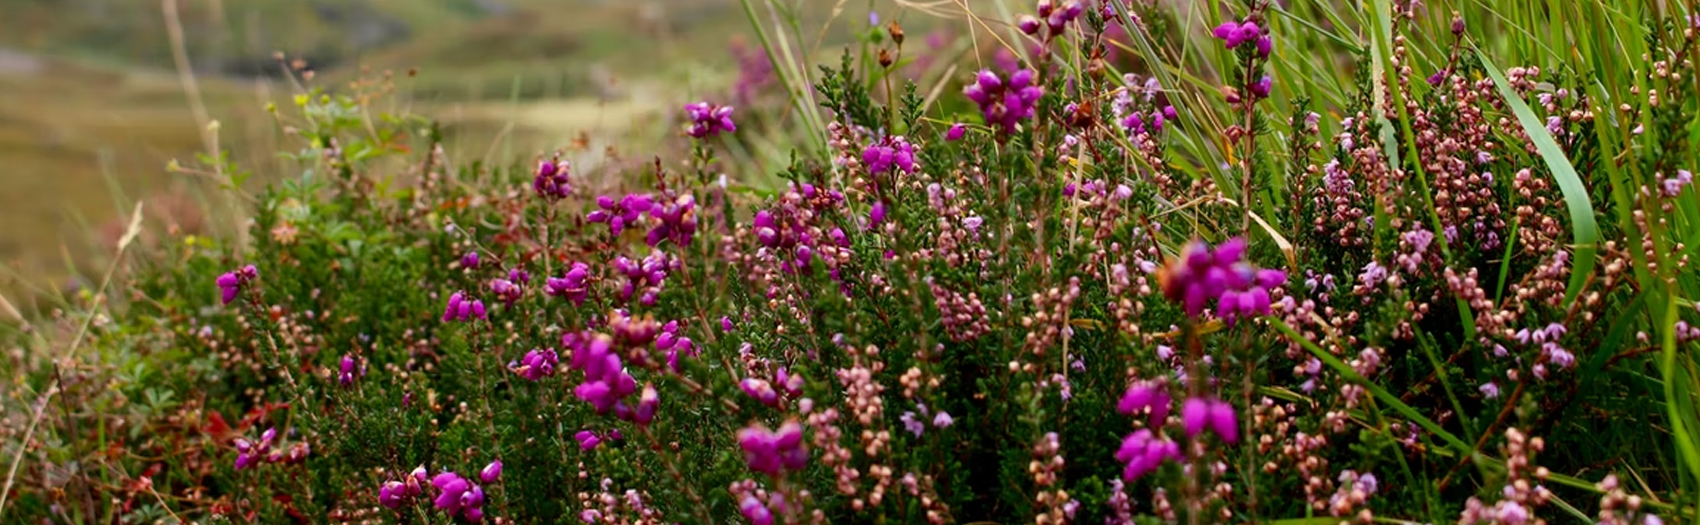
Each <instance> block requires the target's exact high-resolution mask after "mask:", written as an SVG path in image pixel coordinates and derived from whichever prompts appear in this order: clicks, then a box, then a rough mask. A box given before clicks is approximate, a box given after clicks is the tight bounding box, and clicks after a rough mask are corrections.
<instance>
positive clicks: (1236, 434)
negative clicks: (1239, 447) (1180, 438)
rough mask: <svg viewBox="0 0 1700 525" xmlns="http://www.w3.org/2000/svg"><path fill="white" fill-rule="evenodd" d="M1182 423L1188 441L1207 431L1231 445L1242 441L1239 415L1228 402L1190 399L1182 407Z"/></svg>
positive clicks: (1198, 398) (1200, 398)
mask: <svg viewBox="0 0 1700 525" xmlns="http://www.w3.org/2000/svg"><path fill="white" fill-rule="evenodd" d="M1181 423H1182V425H1183V426H1184V428H1185V429H1186V437H1187V438H1188V439H1192V438H1196V437H1198V434H1199V433H1201V432H1203V431H1205V430H1210V431H1211V432H1215V433H1216V435H1217V436H1220V437H1221V438H1222V441H1226V442H1228V443H1230V444H1231V443H1237V442H1239V439H1240V430H1239V415H1238V414H1235V413H1234V406H1233V405H1230V404H1228V403H1227V402H1226V401H1221V400H1218V399H1207V398H1202V397H1195V398H1191V399H1188V400H1186V403H1184V404H1182V405H1181Z"/></svg>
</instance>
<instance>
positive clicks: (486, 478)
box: [478, 459, 502, 483]
mask: <svg viewBox="0 0 1700 525" xmlns="http://www.w3.org/2000/svg"><path fill="white" fill-rule="evenodd" d="M501 477H502V460H500V459H498V460H494V461H491V462H490V464H489V465H485V466H484V470H480V471H478V479H479V481H483V482H485V483H495V482H496V480H498V479H501Z"/></svg>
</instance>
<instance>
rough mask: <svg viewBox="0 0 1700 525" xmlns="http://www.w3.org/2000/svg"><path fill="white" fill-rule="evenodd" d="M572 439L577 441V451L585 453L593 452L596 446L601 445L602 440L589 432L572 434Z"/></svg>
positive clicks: (582, 431)
mask: <svg viewBox="0 0 1700 525" xmlns="http://www.w3.org/2000/svg"><path fill="white" fill-rule="evenodd" d="M573 439H575V440H578V449H579V450H581V451H585V452H589V451H591V450H594V449H595V448H596V446H597V445H600V444H602V438H601V437H599V436H597V435H596V433H595V432H591V431H589V430H580V431H578V433H577V434H573Z"/></svg>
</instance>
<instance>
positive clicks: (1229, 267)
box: [1162, 237, 1287, 325]
mask: <svg viewBox="0 0 1700 525" xmlns="http://www.w3.org/2000/svg"><path fill="white" fill-rule="evenodd" d="M1245 251H1246V242H1245V239H1242V238H1238V237H1235V238H1233V239H1229V240H1228V241H1227V242H1224V243H1222V245H1221V246H1218V247H1216V249H1215V250H1211V249H1210V246H1209V245H1206V244H1204V242H1203V241H1193V242H1192V243H1191V244H1188V245H1187V247H1186V249H1184V250H1183V251H1182V252H1181V256H1180V257H1179V258H1177V259H1175V260H1174V261H1172V262H1171V263H1170V264H1169V267H1168V271H1167V273H1166V274H1165V275H1164V278H1163V279H1162V281H1163V294H1164V295H1165V296H1167V297H1168V298H1169V300H1170V301H1176V302H1180V303H1181V304H1182V306H1183V307H1184V308H1185V310H1186V314H1187V315H1188V316H1190V317H1198V316H1199V315H1200V314H1202V313H1203V312H1204V306H1205V304H1206V303H1208V302H1209V301H1212V300H1215V301H1216V316H1217V317H1220V318H1222V319H1223V320H1224V321H1227V322H1228V324H1229V325H1232V324H1233V323H1234V321H1235V320H1236V319H1237V318H1239V317H1243V316H1257V315H1268V314H1269V301H1270V300H1269V289H1270V288H1275V287H1278V286H1280V285H1281V284H1282V283H1284V282H1286V280H1287V274H1286V272H1282V271H1280V270H1260V269H1258V268H1257V267H1255V266H1252V265H1251V263H1249V262H1246V261H1244V260H1243V258H1244V257H1245Z"/></svg>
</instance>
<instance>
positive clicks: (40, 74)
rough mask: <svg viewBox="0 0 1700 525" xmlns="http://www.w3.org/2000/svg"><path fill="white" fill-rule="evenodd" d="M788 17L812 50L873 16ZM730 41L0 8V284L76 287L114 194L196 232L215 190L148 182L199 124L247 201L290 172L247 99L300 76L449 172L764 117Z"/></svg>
mask: <svg viewBox="0 0 1700 525" xmlns="http://www.w3.org/2000/svg"><path fill="white" fill-rule="evenodd" d="M846 4H850V5H849V6H848V7H847V6H846ZM796 5H797V6H798V7H797V9H799V11H804V12H807V13H803V17H802V18H803V19H805V20H810V23H811V24H812V25H809V26H808V27H807V28H805V29H803V30H802V31H801V32H803V33H811V34H812V33H814V32H816V31H819V33H820V34H819V37H818V38H819V42H820V47H818V48H817V49H816V51H821V52H827V51H830V52H831V54H833V55H834V57H836V54H837V53H839V52H841V50H842V49H843V48H842V46H839V47H833V44H834V43H835V42H842V41H844V40H845V39H847V38H852V37H853V36H854V32H855V31H857V29H858V28H861V29H867V28H868V26H867V25H865V24H867V22H865V21H860V20H861V18H863V17H865V16H867V13H868V10H869V9H873V8H874V7H875V4H874V3H873V2H869V1H867V0H858V1H854V2H831V1H820V2H811V1H801V2H797V3H796ZM893 10H895V9H893ZM849 12H855V13H858V14H856V15H854V16H851V15H847V14H845V13H849ZM173 14H174V15H175V16H172V15H173ZM841 17H842V18H841ZM843 18H850V19H854V20H856V23H855V24H848V23H843V22H842V19H843ZM171 20H175V22H176V26H175V27H174V26H173V24H172V23H171V22H170V21H171ZM829 20H839V21H838V22H835V23H828V21H829ZM817 28H818V29H817ZM173 33H177V34H178V36H179V38H177V39H176V40H175V41H177V42H180V43H181V45H180V46H178V45H174V38H173ZM749 34H752V31H751V30H750V24H749V20H748V19H747V18H746V14H745V12H744V10H743V7H742V4H741V3H740V2H739V1H738V0H0V95H3V96H0V178H3V182H4V186H3V187H4V190H3V191H0V225H3V226H0V290H10V291H12V292H13V293H16V294H20V295H24V296H32V295H34V296H40V295H54V294H56V293H59V292H63V291H65V290H68V289H75V288H77V287H79V286H80V285H82V284H86V283H81V282H80V280H81V279H85V278H82V277H79V275H82V274H83V273H84V272H83V271H80V269H82V270H87V269H89V268H98V267H103V266H97V265H93V264H90V261H91V259H92V258H97V257H98V255H99V254H100V253H102V252H103V251H104V250H107V249H109V247H110V246H111V245H112V244H113V243H114V242H115V239H116V237H117V236H118V235H119V232H122V231H123V223H124V219H126V218H127V216H128V215H129V211H130V210H131V209H132V208H133V207H134V205H135V203H136V202H143V203H145V204H146V209H147V216H148V221H149V224H150V227H152V229H154V230H170V231H176V232H177V233H180V234H195V233H197V232H199V231H201V230H204V229H207V228H208V225H207V224H205V223H206V222H207V221H208V219H205V218H204V214H202V213H200V210H203V209H205V208H206V205H207V203H208V201H209V199H213V198H216V195H215V193H216V192H215V189H216V184H213V183H212V181H210V180H208V178H207V177H202V176H197V175H196V174H195V173H192V172H189V171H191V170H175V171H174V170H171V169H168V166H172V165H173V163H174V162H178V163H181V165H182V166H190V165H199V163H198V162H196V160H195V158H196V155H197V154H201V153H204V152H206V151H208V149H209V147H208V146H209V143H208V137H209V134H207V133H203V130H205V129H206V128H207V126H206V125H205V124H203V122H212V121H216V122H217V132H216V140H217V146H218V149H219V150H220V151H224V152H226V153H227V154H228V155H229V156H230V160H231V162H233V163H234V164H235V165H237V166H240V167H242V168H243V169H247V170H251V171H253V172H254V178H253V179H252V180H250V181H249V182H248V183H247V184H246V185H247V186H248V187H249V189H250V190H254V189H257V188H258V187H259V186H260V185H263V184H264V183H265V181H266V180H267V179H273V180H275V179H276V178H277V177H280V176H293V175H295V174H290V173H286V170H288V169H291V168H289V166H292V164H288V163H285V162H283V161H281V160H279V158H278V151H279V148H280V147H284V146H287V145H289V144H291V143H289V142H287V141H286V140H285V139H286V138H287V137H285V136H283V133H284V126H283V125H281V124H280V122H279V121H278V120H277V119H276V118H275V117H274V116H273V115H271V114H270V113H268V112H267V111H266V107H267V104H277V105H279V106H282V105H284V104H288V103H290V100H291V97H293V96H294V95H295V94H296V93H299V92H301V88H300V85H299V83H300V82H301V81H302V79H303V77H307V79H308V80H307V81H308V83H310V84H311V85H313V86H316V87H320V88H324V89H326V90H330V91H333V92H339V93H349V92H351V91H358V92H364V93H368V94H370V95H371V97H372V99H373V100H376V101H377V102H375V103H374V104H373V105H374V107H376V108H378V109H379V110H383V111H394V112H397V113H404V112H405V113H412V114H418V115H424V116H427V117H429V118H431V119H433V120H436V121H438V122H440V124H441V125H442V126H443V131H444V134H445V144H446V145H447V146H448V151H449V153H450V155H451V156H452V157H455V158H456V159H457V162H467V161H476V160H482V161H486V162H487V164H488V163H497V164H500V163H506V162H511V161H515V160H529V159H530V158H533V157H535V156H536V155H538V154H540V153H542V152H545V151H550V150H554V149H558V148H561V147H563V146H565V145H568V144H577V145H578V146H580V147H582V148H583V149H587V150H594V151H599V152H600V151H603V150H604V149H605V147H606V145H610V144H616V143H617V144H618V147H619V148H620V150H621V151H623V152H630V153H632V154H633V155H635V156H637V157H643V158H648V157H649V156H651V155H653V154H655V153H658V151H652V150H654V149H655V148H659V147H661V145H662V143H664V142H666V141H670V140H675V138H676V135H677V133H675V131H676V130H675V129H673V127H672V126H671V124H674V123H676V120H674V119H675V118H676V117H675V113H676V112H677V108H678V107H679V105H680V104H682V103H683V102H687V101H691V100H697V99H699V98H707V97H711V96H712V97H720V98H733V99H734V100H730V101H729V102H731V103H734V104H737V103H753V102H754V101H752V100H747V99H748V98H750V97H753V96H756V95H757V94H759V92H760V91H763V90H767V91H774V92H778V93H779V94H780V95H779V98H780V99H781V100H780V102H779V103H778V104H775V105H780V106H782V105H783V100H782V99H783V87H777V86H772V85H770V84H773V82H772V79H771V78H769V79H763V78H750V77H751V76H752V74H753V75H755V76H757V77H759V76H760V74H761V71H760V70H762V69H763V68H767V67H769V66H768V65H767V64H766V57H765V55H763V53H762V48H761V47H760V45H759V43H757V41H756V40H755V39H754V38H753V37H745V36H744V35H749ZM743 42H748V43H747V44H743V45H740V44H741V43H743ZM176 51H180V54H179V53H176ZM280 57H281V58H280ZM832 63H836V60H833V61H832ZM180 64H182V65H186V67H187V72H189V73H192V77H191V78H187V79H186V78H184V76H183V75H180V73H184V72H185V71H184V70H183V69H182V68H180V67H179V66H180ZM740 64H742V65H740ZM752 69H755V70H757V71H755V73H751V71H750V70H752ZM309 72H310V73H309ZM190 80H192V84H193V85H194V88H195V91H197V92H198V93H193V94H191V93H190V92H189V91H188V90H186V87H185V86H186V85H187V84H190V83H191V82H188V81H190ZM738 99H744V100H738ZM662 124H666V125H662ZM290 147H294V146H290ZM88 279H98V276H96V277H93V278H88ZM13 297H14V298H16V297H18V295H13Z"/></svg>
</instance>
